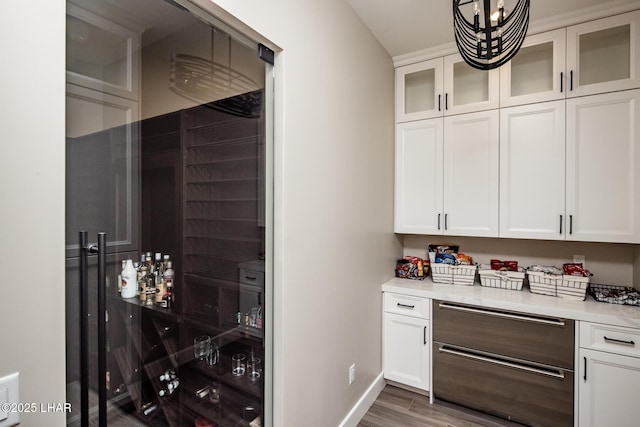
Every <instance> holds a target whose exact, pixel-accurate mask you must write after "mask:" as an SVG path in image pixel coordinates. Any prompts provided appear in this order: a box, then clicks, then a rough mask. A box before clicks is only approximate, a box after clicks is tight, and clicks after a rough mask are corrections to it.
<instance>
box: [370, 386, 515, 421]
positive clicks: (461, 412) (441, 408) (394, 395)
mask: <svg viewBox="0 0 640 427" xmlns="http://www.w3.org/2000/svg"><path fill="white" fill-rule="evenodd" d="M474 426H482V427H522V424H518V423H513V422H510V421H507V420H503V419H501V418H496V417H492V416H490V415H485V414H481V413H478V412H475V411H472V410H470V409H467V408H463V407H460V406H457V405H453V404H450V403H448V402H443V401H439V400H436V401H435V403H434V404H433V405H430V404H429V398H428V397H427V396H423V395H420V394H416V393H412V392H410V391H407V390H404V389H401V388H398V387H394V386H392V385H389V384H387V385H386V386H385V388H384V390H382V392H381V393H380V396H378V398H377V399H376V401H375V402H374V403H373V405H371V408H369V411H368V412H367V413H366V415H365V416H364V417H363V418H362V420H360V423H359V424H358V427H474Z"/></svg>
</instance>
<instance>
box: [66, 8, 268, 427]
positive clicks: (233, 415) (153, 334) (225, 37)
mask: <svg viewBox="0 0 640 427" xmlns="http://www.w3.org/2000/svg"><path fill="white" fill-rule="evenodd" d="M189 8H190V4H189V3H188V2H187V1H184V0H178V1H177V2H173V1H171V0H144V1H142V0H140V1H136V2H130V1H126V0H112V1H108V2H105V1H102V0H73V1H71V0H69V1H67V85H66V93H67V97H66V99H67V102H66V135H67V138H66V256H67V258H66V266H67V269H66V272H67V273H66V313H67V318H66V322H67V326H66V328H67V349H66V350H67V401H68V402H70V403H71V405H72V412H71V413H69V414H68V418H67V425H69V426H82V427H84V426H89V425H90V426H100V427H103V426H106V425H110V426H170V427H173V426H175V427H183V426H199V427H205V426H217V427H223V426H254V427H255V426H259V425H262V426H265V425H270V420H269V418H270V413H271V411H270V408H269V402H270V399H271V395H270V385H269V381H270V380H269V379H270V360H271V359H270V353H269V351H270V350H269V349H270V348H271V347H270V343H269V342H268V339H269V337H270V336H271V331H270V330H269V329H268V327H269V325H270V321H271V319H270V313H269V308H270V304H269V303H268V297H269V295H270V283H271V281H270V278H269V274H270V272H271V267H270V265H271V264H270V263H272V260H271V256H272V251H271V250H270V242H271V233H272V225H271V217H272V216H271V213H270V210H269V209H268V208H267V206H268V205H270V204H269V203H268V202H269V198H270V197H271V194H270V190H269V188H270V186H269V179H267V175H268V174H269V171H270V162H269V160H268V159H269V158H270V154H269V153H270V150H271V148H270V147H271V141H272V140H271V134H270V132H271V131H270V129H272V125H271V124H270V120H271V119H270V118H271V110H270V109H271V106H272V96H273V95H272V83H271V80H270V79H271V78H272V77H271V76H272V75H273V72H272V60H271V58H272V54H273V52H271V51H270V50H269V49H268V48H266V47H265V46H263V45H258V44H257V43H253V42H251V41H249V40H246V39H243V38H242V37H241V36H236V35H235V34H234V35H231V34H230V33H232V31H227V29H226V27H224V25H222V24H220V23H217V21H215V19H213V18H211V19H203V18H202V16H203V13H202V11H199V16H200V17H196V16H195V15H194V14H193V13H191V12H190V10H189Z"/></svg>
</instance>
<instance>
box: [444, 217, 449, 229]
mask: <svg viewBox="0 0 640 427" xmlns="http://www.w3.org/2000/svg"><path fill="white" fill-rule="evenodd" d="M448 217H449V214H444V229H445V230H448V225H447V222H448V221H447V219H448Z"/></svg>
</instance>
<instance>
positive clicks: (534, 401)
mask: <svg viewBox="0 0 640 427" xmlns="http://www.w3.org/2000/svg"><path fill="white" fill-rule="evenodd" d="M573 365H574V322H573V320H566V319H558V318H552V317H545V316H536V315H530V314H523V313H517V312H511V311H504V310H495V309H488V308H484V307H477V306H472V305H466V304H458V303H451V302H444V301H436V300H434V302H433V392H434V394H435V397H436V399H443V400H448V401H451V402H455V403H458V404H461V405H464V406H467V407H470V408H473V409H476V410H480V411H483V412H486V413H490V414H493V415H497V416H500V417H503V418H506V419H509V420H513V421H517V422H520V423H523V424H525V425H530V426H540V427H543V426H544V427H552V426H572V425H573V407H574V405H573V378H574V370H573V369H574V366H573Z"/></svg>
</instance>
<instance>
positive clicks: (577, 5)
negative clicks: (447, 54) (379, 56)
mask: <svg viewBox="0 0 640 427" xmlns="http://www.w3.org/2000/svg"><path fill="white" fill-rule="evenodd" d="M513 1H515V0H505V3H506V7H507V8H508V5H509V2H513ZM530 1H531V12H530V27H529V28H530V32H531V30H532V29H534V30H535V27H536V25H537V26H542V25H543V24H544V23H545V21H549V20H554V21H560V20H561V19H562V18H563V17H564V18H567V17H569V16H571V15H576V14H582V13H588V12H593V11H595V10H596V9H598V10H614V11H615V10H617V9H616V8H618V7H626V8H627V9H629V6H630V5H634V4H635V5H636V6H637V7H636V8H640V1H638V0H614V1H607V0H530ZM347 2H348V3H349V4H350V5H351V7H352V8H353V9H354V10H355V11H356V13H357V14H358V15H359V16H360V19H362V21H363V22H364V23H365V25H366V26H367V27H369V29H370V30H371V32H372V33H373V34H374V35H375V37H376V38H377V39H378V40H379V41H380V43H381V44H382V46H383V47H384V48H385V49H386V50H387V52H388V53H389V55H391V57H396V56H400V55H406V54H410V53H413V52H417V51H421V50H425V49H431V48H434V47H436V46H441V45H444V44H449V43H454V38H453V14H452V10H453V0H347Z"/></svg>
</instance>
